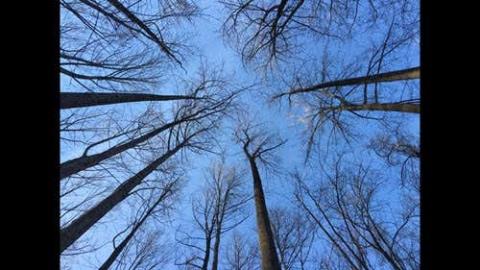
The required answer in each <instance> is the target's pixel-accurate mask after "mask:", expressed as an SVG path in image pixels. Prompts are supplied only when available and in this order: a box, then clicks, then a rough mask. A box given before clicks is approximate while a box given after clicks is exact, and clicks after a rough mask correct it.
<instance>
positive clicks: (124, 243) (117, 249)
mask: <svg viewBox="0 0 480 270" xmlns="http://www.w3.org/2000/svg"><path fill="white" fill-rule="evenodd" d="M171 191H172V190H171V187H170V186H168V187H167V188H166V189H165V190H164V191H163V192H162V194H161V195H160V197H159V198H158V200H157V201H156V202H155V204H154V205H153V206H152V207H151V208H150V209H148V211H147V213H145V215H144V216H143V217H142V218H141V219H140V221H139V222H138V223H137V224H135V226H134V227H133V229H132V231H130V233H129V234H128V235H127V237H125V239H123V241H122V242H121V243H120V245H118V246H117V247H115V249H114V250H113V252H112V253H111V254H110V256H109V257H108V259H107V260H106V261H105V262H104V263H103V264H102V266H100V268H98V269H99V270H107V269H109V268H110V266H112V264H113V263H114V262H115V260H116V259H117V257H118V255H120V253H122V251H123V249H124V248H125V247H126V246H127V244H128V242H129V241H130V240H131V239H132V238H133V236H134V235H135V233H136V232H137V231H138V229H139V228H140V227H141V226H142V225H143V223H144V222H145V220H147V218H148V217H149V216H150V215H151V214H152V212H153V210H154V209H155V208H156V207H157V206H158V205H159V204H160V203H161V202H162V201H163V200H164V199H165V197H166V196H167V195H168V194H170V193H171Z"/></svg>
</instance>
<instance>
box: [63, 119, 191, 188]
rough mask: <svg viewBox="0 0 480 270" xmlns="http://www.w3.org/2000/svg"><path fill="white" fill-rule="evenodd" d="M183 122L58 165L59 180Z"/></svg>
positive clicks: (176, 122)
mask: <svg viewBox="0 0 480 270" xmlns="http://www.w3.org/2000/svg"><path fill="white" fill-rule="evenodd" d="M184 121H187V119H181V120H176V121H173V122H170V123H168V124H166V125H163V126H162V127H160V128H157V129H154V130H153V131H151V132H149V133H147V134H145V135H143V136H140V137H138V138H136V139H133V140H131V141H129V142H127V143H124V144H121V145H117V146H114V147H112V148H110V149H108V150H105V151H103V152H101V153H98V154H94V155H91V156H82V157H79V158H75V159H71V160H68V161H65V162H63V163H62V164H60V180H61V179H64V178H66V177H68V176H70V175H72V174H75V173H78V172H80V171H83V170H85V169H88V168H90V167H93V166H95V165H97V164H98V163H100V162H102V161H103V160H105V159H108V158H111V157H113V156H115V155H117V154H119V153H121V152H123V151H126V150H128V149H130V148H132V147H135V146H136V145H138V144H140V143H142V142H145V141H147V140H148V139H150V138H152V137H154V136H156V135H158V134H159V133H161V132H163V131H165V130H168V129H170V128H172V127H174V126H175V125H178V124H180V123H182V122H184Z"/></svg>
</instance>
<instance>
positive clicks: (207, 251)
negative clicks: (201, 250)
mask: <svg viewBox="0 0 480 270" xmlns="http://www.w3.org/2000/svg"><path fill="white" fill-rule="evenodd" d="M211 244H212V234H211V233H209V235H208V236H207V237H206V239H205V257H203V262H202V268H201V269H202V270H207V269H208V262H209V261H210V246H211Z"/></svg>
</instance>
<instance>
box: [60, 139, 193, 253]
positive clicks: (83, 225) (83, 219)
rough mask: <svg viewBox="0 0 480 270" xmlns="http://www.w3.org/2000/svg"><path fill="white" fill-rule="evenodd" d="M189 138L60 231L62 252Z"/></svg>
mask: <svg viewBox="0 0 480 270" xmlns="http://www.w3.org/2000/svg"><path fill="white" fill-rule="evenodd" d="M187 142H188V139H186V140H184V141H183V142H182V143H181V144H179V145H177V146H176V147H175V148H174V149H171V150H169V151H167V152H166V153H165V154H164V155H162V156H161V157H159V158H158V159H156V160H155V161H154V162H152V163H150V164H149V165H148V166H147V167H145V168H144V169H143V170H141V171H140V172H138V173H137V174H136V175H134V176H133V177H131V178H130V179H128V180H127V181H125V182H123V183H122V184H121V185H120V186H119V187H117V188H116V189H115V191H113V193H112V194H110V195H109V196H108V197H107V198H105V199H103V200H102V201H101V202H100V203H98V204H97V205H96V206H94V207H93V208H91V209H90V210H88V211H87V212H85V213H84V214H82V215H81V216H80V217H78V218H77V219H76V220H74V221H73V222H72V223H71V224H70V225H68V226H67V227H66V228H64V229H62V230H61V231H60V252H63V251H64V250H65V249H66V248H68V247H69V246H70V245H71V244H72V243H73V242H75V241H76V240H77V239H78V238H80V237H81V236H82V235H83V234H84V233H85V232H86V231H87V230H88V229H90V228H91V227H92V226H93V225H94V224H95V223H96V222H97V221H98V220H100V219H101V218H102V217H103V216H105V215H106V214H107V213H108V212H109V211H110V210H111V209H112V208H114V207H115V206H116V205H117V204H119V203H120V202H121V201H123V200H124V199H125V198H127V197H128V195H129V192H130V191H132V190H133V189H134V188H135V187H136V186H138V185H139V184H140V183H141V182H142V180H143V179H144V178H145V177H147V176H148V175H149V174H150V173H151V172H153V171H154V170H155V169H156V168H157V167H158V166H160V165H161V164H162V163H163V162H165V161H166V160H168V159H169V158H170V157H172V156H173V155H174V154H175V153H177V152H178V151H179V150H180V149H181V148H182V147H184V146H185V144H186V143H187Z"/></svg>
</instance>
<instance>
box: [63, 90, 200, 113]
mask: <svg viewBox="0 0 480 270" xmlns="http://www.w3.org/2000/svg"><path fill="white" fill-rule="evenodd" d="M195 98H196V97H193V96H181V95H154V94H133V93H88V92H86V93H82V92H62V93H60V109H71V108H79V107H89V106H98V105H109V104H120V103H126V102H139V101H171V100H179V99H195Z"/></svg>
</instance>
